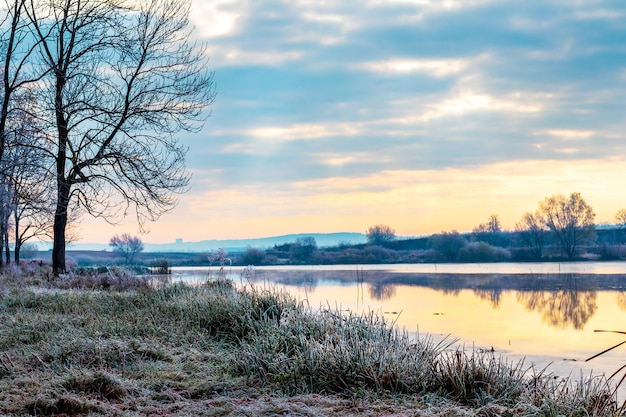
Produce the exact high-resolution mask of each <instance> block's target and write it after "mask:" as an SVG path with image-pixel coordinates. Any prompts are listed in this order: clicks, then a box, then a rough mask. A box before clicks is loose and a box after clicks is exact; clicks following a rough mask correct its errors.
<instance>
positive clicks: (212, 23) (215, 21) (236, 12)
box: [189, 0, 245, 39]
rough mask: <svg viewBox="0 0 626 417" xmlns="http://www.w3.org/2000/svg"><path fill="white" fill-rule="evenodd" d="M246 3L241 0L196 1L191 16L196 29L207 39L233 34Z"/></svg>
mask: <svg viewBox="0 0 626 417" xmlns="http://www.w3.org/2000/svg"><path fill="white" fill-rule="evenodd" d="M244 10H245V5H244V4H242V2H241V1H233V0H212V1H198V0H196V1H194V2H193V8H192V10H191V14H190V16H189V18H190V20H191V22H192V23H193V24H194V26H195V28H196V31H197V32H198V33H199V35H200V36H201V37H203V38H205V39H213V38H217V37H222V36H228V35H232V34H233V33H234V31H235V26H236V23H237V20H238V19H239V18H240V17H241V16H242V14H243V11H244Z"/></svg>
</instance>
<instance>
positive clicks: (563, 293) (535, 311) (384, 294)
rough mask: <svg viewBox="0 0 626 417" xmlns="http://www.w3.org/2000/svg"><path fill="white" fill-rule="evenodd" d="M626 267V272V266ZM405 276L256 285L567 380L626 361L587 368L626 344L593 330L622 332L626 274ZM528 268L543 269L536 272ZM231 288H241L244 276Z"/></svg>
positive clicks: (356, 275) (260, 277)
mask: <svg viewBox="0 0 626 417" xmlns="http://www.w3.org/2000/svg"><path fill="white" fill-rule="evenodd" d="M620 265H621V266H622V270H626V263H621V264H620ZM584 266H585V268H589V269H592V268H591V267H590V266H588V264H585V265H584ZM591 266H593V265H591ZM396 268H397V269H396V270H373V269H367V268H366V269H364V270H358V269H356V268H348V267H345V268H343V269H342V268H337V267H332V268H331V267H328V268H327V269H323V268H320V267H308V268H305V267H300V268H295V269H288V268H285V269H282V270H280V269H279V270H273V269H271V268H260V269H257V270H256V273H255V276H254V281H255V285H272V286H274V287H279V288H278V289H279V290H285V291H287V292H289V293H291V294H293V295H294V296H296V297H297V298H299V299H306V301H307V303H308V305H310V306H311V307H313V308H316V307H320V306H321V307H322V308H326V307H327V306H328V305H330V306H338V307H340V308H341V309H343V310H346V309H349V310H351V311H353V312H357V313H358V312H363V311H365V312H370V311H374V312H379V313H381V314H383V315H390V314H393V322H394V323H396V324H397V325H398V326H401V327H403V328H405V329H407V330H408V331H410V332H419V333H422V334H423V333H427V334H430V335H436V336H437V337H446V336H450V337H453V338H455V339H459V340H460V341H461V343H463V344H466V346H475V347H477V348H486V349H491V348H492V347H493V348H494V349H495V351H497V352H502V353H504V354H506V355H508V356H509V357H511V358H512V360H515V359H521V358H527V359H528V362H527V363H529V364H530V363H532V364H534V365H536V366H538V367H539V368H543V367H545V366H548V365H549V366H550V368H551V369H552V370H554V369H555V367H556V369H560V371H559V372H561V373H560V375H562V376H567V375H570V374H573V375H576V374H579V373H580V372H581V371H584V373H589V371H590V370H591V369H593V370H594V371H598V370H599V371H601V372H609V374H610V373H612V372H613V371H615V370H616V369H617V368H618V367H619V366H620V365H621V364H624V363H625V362H626V361H625V352H624V350H623V349H615V350H614V351H611V352H609V353H608V354H606V355H603V356H602V357H599V358H596V359H594V361H592V362H591V363H587V362H584V360H585V359H586V358H588V357H590V356H592V355H594V354H596V353H598V352H600V351H602V350H604V349H606V347H607V346H612V345H614V344H617V343H619V342H620V341H621V340H622V339H621V338H620V335H614V334H609V333H600V334H599V333H594V332H593V330H595V329H616V330H622V329H623V323H624V322H625V321H626V274H589V273H568V274H558V273H552V272H551V273H540V274H537V273H508V272H507V273H497V272H493V269H494V268H493V267H488V268H485V269H488V272H482V273H471V274H470V273H454V272H446V273H441V272H440V273H428V272H423V271H418V272H415V271H414V270H413V269H412V268H413V267H412V266H411V269H410V270H407V268H408V266H401V267H400V266H397V267H396ZM438 268H439V266H438ZM458 268H459V269H460V266H459V267H458ZM520 268H524V269H525V270H529V269H532V270H533V271H536V270H537V268H536V267H535V266H533V265H528V264H525V265H522V266H520ZM597 268H599V266H598V267H597ZM597 268H596V269H597ZM613 268H614V270H617V269H618V265H617V264H616V265H613ZM355 269H356V270H355ZM563 269H564V270H567V269H571V266H570V265H565V266H564V267H563ZM175 272H176V271H175ZM191 272H194V273H197V274H198V275H195V276H196V277H198V276H200V277H201V279H202V280H206V270H204V272H202V271H200V270H193V271H188V272H184V271H180V272H178V273H179V274H180V275H179V276H180V279H188V278H189V279H191V280H192V279H194V278H193V275H191ZM183 273H184V274H185V275H183ZM196 279H198V278H196ZM232 279H234V280H235V281H237V280H239V279H240V278H239V272H238V271H237V270H236V269H234V270H233V276H232ZM244 283H245V282H244Z"/></svg>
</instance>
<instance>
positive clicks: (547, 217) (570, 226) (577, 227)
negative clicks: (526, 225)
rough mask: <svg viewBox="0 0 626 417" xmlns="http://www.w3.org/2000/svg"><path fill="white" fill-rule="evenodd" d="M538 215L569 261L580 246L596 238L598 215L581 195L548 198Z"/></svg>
mask: <svg viewBox="0 0 626 417" xmlns="http://www.w3.org/2000/svg"><path fill="white" fill-rule="evenodd" d="M538 213H539V214H540V215H541V217H542V219H543V221H544V223H545V225H546V226H547V227H548V228H549V229H550V231H551V232H552V234H553V235H554V236H555V238H556V240H557V241H558V242H559V243H560V245H561V247H562V248H563V251H564V252H565V254H566V255H567V257H568V258H569V259H572V258H573V257H574V256H575V255H576V249H577V248H578V246H579V245H580V244H582V243H586V242H590V241H592V240H594V238H595V235H596V234H595V224H594V218H595V216H596V214H595V213H594V212H593V209H592V208H591V206H590V205H589V204H587V202H586V201H585V200H584V199H583V198H582V196H581V195H580V193H576V192H574V193H571V194H570V195H569V197H566V196H564V195H563V194H556V195H553V196H551V197H546V198H545V199H544V200H543V201H542V202H541V203H540V204H539V212H538Z"/></svg>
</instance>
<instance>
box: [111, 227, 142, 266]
mask: <svg viewBox="0 0 626 417" xmlns="http://www.w3.org/2000/svg"><path fill="white" fill-rule="evenodd" d="M109 246H111V247H112V248H113V252H118V253H121V254H122V255H123V256H124V262H125V263H127V264H130V263H132V262H133V260H134V258H135V255H137V254H138V253H139V252H142V251H143V242H142V241H141V239H140V238H139V237H137V236H131V235H129V234H128V233H122V235H121V236H118V235H115V236H113V237H112V238H111V241H110V242H109Z"/></svg>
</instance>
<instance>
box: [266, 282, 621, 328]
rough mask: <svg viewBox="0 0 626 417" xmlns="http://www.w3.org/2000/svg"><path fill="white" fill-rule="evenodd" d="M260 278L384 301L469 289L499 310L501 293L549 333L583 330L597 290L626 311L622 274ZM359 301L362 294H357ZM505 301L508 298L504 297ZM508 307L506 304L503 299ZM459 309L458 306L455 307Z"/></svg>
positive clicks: (591, 313) (594, 306) (594, 305)
mask: <svg viewBox="0 0 626 417" xmlns="http://www.w3.org/2000/svg"><path fill="white" fill-rule="evenodd" d="M260 276H262V279H263V280H270V281H273V282H276V283H279V284H281V285H286V286H297V287H301V288H304V289H305V290H306V291H307V292H309V293H312V292H313V291H314V290H315V289H316V288H317V287H318V286H319V285H328V284H329V283H332V285H341V286H350V285H355V286H359V288H358V289H357V290H358V291H360V290H361V288H362V286H361V285H362V284H363V283H365V285H367V292H368V294H369V297H370V298H371V299H372V300H376V301H379V302H389V301H392V300H393V299H394V298H395V297H397V288H398V287H400V286H405V287H409V288H410V287H421V288H429V289H431V290H434V291H437V292H441V293H442V294H444V295H445V296H459V295H460V294H461V292H462V291H466V290H470V291H471V293H473V294H474V296H475V297H476V298H477V299H478V300H481V301H486V302H488V303H489V305H490V307H491V308H492V309H493V310H498V309H500V308H501V307H502V304H503V302H504V297H503V295H504V294H505V293H507V292H511V293H512V294H514V297H513V299H514V300H515V301H517V303H519V304H520V305H522V306H523V308H524V309H525V310H526V311H527V312H529V313H538V314H539V315H540V317H541V319H542V321H543V322H544V323H545V324H546V325H548V326H550V327H551V328H554V329H567V328H571V329H574V330H583V329H584V328H585V326H586V325H587V324H588V323H589V321H590V320H591V319H592V318H593V317H594V315H595V314H596V312H597V309H598V304H597V302H598V301H597V299H598V295H597V291H598V290H612V291H615V290H621V291H622V292H620V293H619V294H618V296H617V304H618V306H619V307H620V308H622V309H623V310H626V275H622V274H619V275H618V274H614V275H590V274H426V273H419V274H411V273H398V272H394V271H367V272H365V273H363V272H361V273H355V272H354V271H298V270H296V271H289V272H285V271H263V273H262V274H260ZM359 296H361V297H362V295H359ZM509 300H510V298H509ZM508 302H509V303H510V301H508ZM458 308H459V309H461V308H463V306H461V305H459V306H458Z"/></svg>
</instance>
